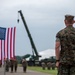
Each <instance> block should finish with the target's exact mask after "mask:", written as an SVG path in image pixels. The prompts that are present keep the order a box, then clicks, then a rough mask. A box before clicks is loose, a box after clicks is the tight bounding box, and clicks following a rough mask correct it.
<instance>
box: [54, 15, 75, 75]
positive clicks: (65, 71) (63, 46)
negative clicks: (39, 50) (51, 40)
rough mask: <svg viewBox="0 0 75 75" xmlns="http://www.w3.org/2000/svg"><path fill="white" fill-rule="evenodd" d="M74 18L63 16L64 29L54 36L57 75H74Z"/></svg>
mask: <svg viewBox="0 0 75 75" xmlns="http://www.w3.org/2000/svg"><path fill="white" fill-rule="evenodd" d="M74 23H75V21H74V16H72V15H65V24H66V28H64V29H62V30H60V31H59V32H58V33H57V35H56V46H55V51H56V60H57V61H56V66H57V65H58V66H57V67H58V75H75V28H74V27H73V24H74Z"/></svg>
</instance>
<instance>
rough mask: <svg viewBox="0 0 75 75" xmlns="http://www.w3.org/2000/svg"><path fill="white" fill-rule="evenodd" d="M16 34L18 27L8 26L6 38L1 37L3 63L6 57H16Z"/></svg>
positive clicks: (0, 47) (0, 45)
mask: <svg viewBox="0 0 75 75" xmlns="http://www.w3.org/2000/svg"><path fill="white" fill-rule="evenodd" d="M15 35H16V27H11V28H6V36H5V39H4V40H2V39H0V60H1V62H2V63H3V61H4V59H6V58H8V59H11V58H14V57H15Z"/></svg>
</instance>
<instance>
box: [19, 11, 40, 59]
mask: <svg viewBox="0 0 75 75" xmlns="http://www.w3.org/2000/svg"><path fill="white" fill-rule="evenodd" d="M18 13H20V16H21V19H22V21H23V24H24V27H25V29H26V31H27V34H28V37H29V39H30V43H31V46H32V49H33V50H34V52H35V54H36V57H37V60H38V59H39V55H38V52H37V49H36V47H35V44H34V42H33V39H32V37H31V34H30V31H29V29H28V27H27V24H26V21H25V19H24V16H23V14H22V11H21V10H19V11H18Z"/></svg>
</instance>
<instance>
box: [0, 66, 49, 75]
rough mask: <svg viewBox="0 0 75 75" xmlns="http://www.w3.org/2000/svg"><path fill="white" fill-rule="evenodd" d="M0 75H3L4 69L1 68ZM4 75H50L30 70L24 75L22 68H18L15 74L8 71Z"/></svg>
mask: <svg viewBox="0 0 75 75" xmlns="http://www.w3.org/2000/svg"><path fill="white" fill-rule="evenodd" d="M0 75H4V68H2V67H1V68H0ZM5 75H50V74H46V73H41V72H36V71H32V70H27V72H26V73H23V70H22V67H18V70H17V72H16V73H15V72H13V73H11V72H10V70H9V72H6V73H5Z"/></svg>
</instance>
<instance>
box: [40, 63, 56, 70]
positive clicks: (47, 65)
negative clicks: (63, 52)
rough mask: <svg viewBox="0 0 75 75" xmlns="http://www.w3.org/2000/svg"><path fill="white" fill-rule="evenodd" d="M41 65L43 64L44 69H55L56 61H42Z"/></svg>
mask: <svg viewBox="0 0 75 75" xmlns="http://www.w3.org/2000/svg"><path fill="white" fill-rule="evenodd" d="M41 66H42V69H43V70H45V69H46V68H47V69H48V70H50V69H52V70H55V63H51V62H47V63H45V62H42V63H41Z"/></svg>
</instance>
